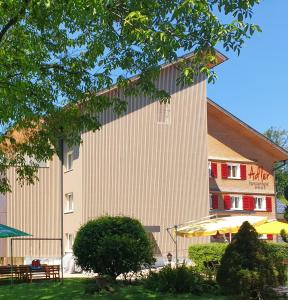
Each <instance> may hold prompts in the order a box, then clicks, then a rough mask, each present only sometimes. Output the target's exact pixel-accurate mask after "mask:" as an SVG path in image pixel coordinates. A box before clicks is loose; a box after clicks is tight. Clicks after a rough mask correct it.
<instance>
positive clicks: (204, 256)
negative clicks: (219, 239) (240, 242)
mask: <svg viewBox="0 0 288 300" xmlns="http://www.w3.org/2000/svg"><path fill="white" fill-rule="evenodd" d="M226 247H227V244H225V243H210V244H199V245H191V246H190V247H189V250H188V254H189V258H190V259H191V260H192V261H193V262H194V263H195V264H196V266H197V268H198V269H199V270H204V269H205V266H204V262H205V261H220V260H221V257H222V255H223V254H224V252H225V249H226Z"/></svg>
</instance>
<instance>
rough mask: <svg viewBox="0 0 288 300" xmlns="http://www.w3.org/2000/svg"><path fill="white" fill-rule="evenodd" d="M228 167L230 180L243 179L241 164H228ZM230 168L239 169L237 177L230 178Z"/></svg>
mask: <svg viewBox="0 0 288 300" xmlns="http://www.w3.org/2000/svg"><path fill="white" fill-rule="evenodd" d="M227 166H228V178H229V179H241V171H240V164H235V163H227ZM229 167H237V174H236V176H230V172H229Z"/></svg>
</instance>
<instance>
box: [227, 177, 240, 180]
mask: <svg viewBox="0 0 288 300" xmlns="http://www.w3.org/2000/svg"><path fill="white" fill-rule="evenodd" d="M227 179H234V180H241V177H227Z"/></svg>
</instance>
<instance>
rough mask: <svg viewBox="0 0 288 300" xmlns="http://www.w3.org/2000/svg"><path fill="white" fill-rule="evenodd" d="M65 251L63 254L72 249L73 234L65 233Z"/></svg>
mask: <svg viewBox="0 0 288 300" xmlns="http://www.w3.org/2000/svg"><path fill="white" fill-rule="evenodd" d="M65 236H66V250H65V252H72V251H73V250H72V247H73V244H74V238H75V237H74V234H73V233H66V234H65Z"/></svg>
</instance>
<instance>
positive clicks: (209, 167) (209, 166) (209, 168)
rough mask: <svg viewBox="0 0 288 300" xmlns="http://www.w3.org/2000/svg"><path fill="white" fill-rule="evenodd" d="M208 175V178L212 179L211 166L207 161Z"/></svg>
mask: <svg viewBox="0 0 288 300" xmlns="http://www.w3.org/2000/svg"><path fill="white" fill-rule="evenodd" d="M208 175H209V178H211V177H212V166H211V161H208Z"/></svg>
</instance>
